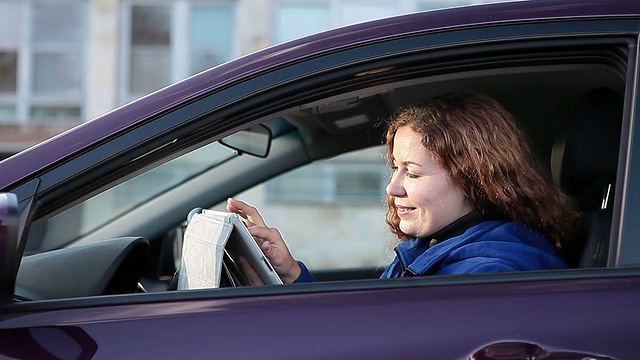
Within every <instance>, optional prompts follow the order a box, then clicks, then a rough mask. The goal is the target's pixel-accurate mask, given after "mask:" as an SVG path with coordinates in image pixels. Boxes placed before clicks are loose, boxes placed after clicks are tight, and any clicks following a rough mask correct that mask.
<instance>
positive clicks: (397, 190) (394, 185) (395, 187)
mask: <svg viewBox="0 0 640 360" xmlns="http://www.w3.org/2000/svg"><path fill="white" fill-rule="evenodd" d="M386 190H387V195H390V196H396V197H401V196H404V195H405V191H404V187H402V183H401V181H400V180H399V179H398V176H397V173H395V174H393V175H392V176H391V180H390V181H389V184H388V185H387V188H386Z"/></svg>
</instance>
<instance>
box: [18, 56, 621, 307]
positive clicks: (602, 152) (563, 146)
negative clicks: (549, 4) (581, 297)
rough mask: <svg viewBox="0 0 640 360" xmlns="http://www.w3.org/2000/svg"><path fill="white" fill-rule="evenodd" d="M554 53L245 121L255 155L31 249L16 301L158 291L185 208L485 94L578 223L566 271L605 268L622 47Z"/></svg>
mask: <svg viewBox="0 0 640 360" xmlns="http://www.w3.org/2000/svg"><path fill="white" fill-rule="evenodd" d="M561 45H563V44H558V46H554V47H542V48H541V49H540V50H536V51H533V52H531V51H517V50H512V51H511V52H504V51H496V52H494V53H486V54H483V56H482V57H481V58H480V57H479V58H477V59H463V58H462V57H458V58H455V57H454V58H443V59H440V61H439V62H428V61H426V60H422V59H411V60H405V61H404V62H402V63H399V65H394V66H382V65H383V64H374V65H376V66H373V65H368V66H370V71H371V73H372V74H375V76H371V77H368V78H367V80H366V81H365V80H364V79H363V80H361V81H360V80H358V76H353V77H349V78H347V77H345V80H344V81H343V82H342V83H339V84H334V86H332V87H326V88H321V89H316V91H315V95H313V96H309V97H307V98H306V99H305V101H303V102H294V103H291V104H289V105H290V106H288V108H287V109H286V110H284V111H283V110H278V111H277V112H275V113H270V114H262V115H261V116H259V117H256V118H251V119H249V121H247V123H248V124H258V123H262V124H264V125H265V126H267V127H268V128H269V129H270V132H271V133H272V135H273V138H272V139H271V141H270V143H269V146H270V149H269V154H268V155H267V156H266V158H261V157H258V156H253V155H250V154H249V153H243V154H241V155H240V156H238V157H236V158H234V160H233V161H229V162H226V163H222V164H220V165H219V166H216V167H215V168H212V169H211V170H210V171H207V172H204V173H202V174H200V175H198V176H196V177H194V178H192V179H190V181H189V182H187V183H185V184H181V185H179V186H176V187H175V188H173V189H170V190H168V191H166V192H164V193H163V194H161V195H160V196H158V197H157V198H156V199H153V200H152V201H149V202H148V203H145V204H142V205H141V206H139V207H137V208H135V209H133V210H131V211H129V212H128V213H127V214H126V216H122V217H120V218H118V219H116V220H115V221H113V222H112V223H108V224H105V225H104V226H101V227H100V228H98V229H97V230H96V231H94V232H92V233H90V234H86V235H83V236H82V238H79V239H76V240H74V246H70V247H67V246H65V247H63V248H60V249H55V250H53V249H50V250H52V251H46V252H39V253H38V251H34V254H33V255H29V256H27V257H25V258H24V259H23V261H22V266H21V267H20V273H19V276H18V280H17V290H16V298H17V299H18V300H21V301H26V300H37V299H53V298H66V297H79V296H95V295H107V294H118V293H133V292H143V291H165V290H167V289H169V288H170V282H171V280H172V278H173V275H174V274H175V272H176V270H178V269H177V268H176V263H177V261H176V259H179V257H180V253H179V248H180V247H179V244H180V242H181V237H182V234H183V229H184V220H185V219H186V216H187V214H188V212H189V210H190V209H192V208H194V207H196V206H203V207H204V206H214V205H216V204H219V203H221V202H223V201H224V200H225V199H226V198H227V197H229V196H232V195H234V194H237V193H239V192H241V191H243V190H245V189H247V188H250V187H251V186H254V185H256V184H258V183H260V182H262V181H265V180H266V179H269V178H271V177H274V176H276V175H278V174H281V173H283V172H286V171H288V170H290V169H294V168H296V167H298V166H301V165H304V164H307V163H310V162H313V161H316V160H321V159H326V158H330V157H333V156H335V155H338V154H341V153H344V152H348V151H352V150H356V149H360V148H366V147H370V146H376V145H380V144H382V134H383V132H384V119H385V118H386V117H387V116H388V115H389V114H391V113H393V112H394V111H396V110H397V109H399V108H401V107H402V106H405V105H408V104H412V103H416V102H419V101H421V100H425V99H428V98H430V97H433V96H435V95H438V94H442V93H446V92H451V91H480V92H484V93H487V94H489V95H491V96H493V97H495V98H496V99H498V100H499V101H500V102H501V103H502V104H503V105H504V106H505V107H506V108H507V109H508V110H509V111H511V113H512V114H513V115H514V117H515V118H516V119H517V121H518V122H519V125H520V126H521V127H522V128H523V129H524V130H525V132H526V133H527V134H528V135H529V138H530V141H531V144H532V146H533V148H534V149H535V151H536V154H537V155H538V157H539V160H540V161H541V162H542V163H543V164H544V165H545V167H546V169H548V171H549V176H551V177H552V178H553V179H554V181H556V183H557V184H558V185H559V186H561V188H562V189H563V190H564V192H565V193H566V194H567V195H568V196H569V200H570V201H572V202H573V203H574V204H575V206H577V207H578V209H579V210H580V212H581V213H582V215H583V220H584V223H585V229H586V232H585V234H586V235H585V239H584V243H583V244H582V247H583V248H582V249H580V253H579V254H576V257H577V258H578V259H579V260H576V261H577V264H576V267H578V268H594V267H606V266H607V264H608V261H609V254H610V251H611V250H610V246H614V244H610V243H609V239H610V238H611V236H612V228H615V226H613V227H612V224H615V221H616V219H615V217H614V215H613V214H614V210H613V209H614V207H615V198H616V196H615V194H616V193H615V185H616V177H617V173H618V171H619V166H618V163H619V157H620V154H619V149H620V147H621V133H622V129H623V116H622V114H623V99H624V96H625V83H626V76H627V75H626V69H627V64H626V62H627V55H626V49H625V48H623V47H622V46H617V45H615V46H614V45H611V46H602V47H597V46H591V45H589V46H576V47H566V46H561ZM559 49H562V50H559ZM211 179H215V181H212V180H211ZM194 183H197V184H198V185H197V186H193V184H194ZM189 185H191V186H189ZM204 194H206V195H204ZM167 204H171V205H170V206H167ZM43 231H46V222H45V221H40V222H38V223H35V224H34V226H33V227H32V229H31V235H30V237H31V238H30V241H33V242H34V243H37V238H38V237H39V236H42V233H41V232H43ZM109 239H111V240H109ZM104 240H108V241H104ZM107 249H108V250H107ZM32 250H33V248H32ZM143 263H144V266H142V265H141V264H143ZM379 273H380V269H344V270H341V271H331V272H318V273H316V274H315V275H316V276H317V278H318V279H319V280H321V281H336V280H358V279H374V278H375V277H376V276H377V275H379ZM70 278H73V279H76V280H74V281H69V279H70ZM223 283H226V284H229V283H231V282H230V281H226V282H223ZM145 289H146V290H145Z"/></svg>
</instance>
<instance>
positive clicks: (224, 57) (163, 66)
mask: <svg viewBox="0 0 640 360" xmlns="http://www.w3.org/2000/svg"><path fill="white" fill-rule="evenodd" d="M235 13H236V3H235V2H231V1H209V2H206V1H195V0H194V1H180V2H175V1H154V2H152V3H150V2H143V1H140V2H139V1H126V2H125V3H124V5H123V24H124V31H123V40H122V44H123V49H122V56H123V59H122V64H123V65H124V66H123V67H122V73H121V77H120V78H121V88H120V102H121V103H125V102H128V101H131V100H134V99H136V98H138V97H140V96H143V95H146V94H148V93H150V92H153V91H155V90H158V89H160V88H162V87H164V86H166V85H169V84H171V83H173V82H176V81H178V80H181V79H184V78H186V77H188V76H190V75H193V74H195V73H197V72H200V71H202V70H205V69H207V68H210V67H212V66H215V65H218V64H221V63H223V62H225V61H228V60H230V59H232V58H233V57H234V56H235V55H236V54H235V50H234V44H235V33H236V31H235V24H236V21H235Z"/></svg>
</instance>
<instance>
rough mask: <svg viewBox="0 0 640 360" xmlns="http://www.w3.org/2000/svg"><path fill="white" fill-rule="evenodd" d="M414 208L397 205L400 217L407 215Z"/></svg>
mask: <svg viewBox="0 0 640 360" xmlns="http://www.w3.org/2000/svg"><path fill="white" fill-rule="evenodd" d="M413 209H414V208H412V207H406V206H398V205H396V213H397V214H398V216H399V217H403V216H406V215H409V214H410V213H411V212H412V211H413Z"/></svg>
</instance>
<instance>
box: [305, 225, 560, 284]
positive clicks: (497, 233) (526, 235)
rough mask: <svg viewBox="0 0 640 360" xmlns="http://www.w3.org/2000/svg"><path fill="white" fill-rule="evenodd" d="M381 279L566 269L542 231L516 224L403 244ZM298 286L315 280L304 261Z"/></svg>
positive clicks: (409, 241) (472, 227) (398, 248)
mask: <svg viewBox="0 0 640 360" xmlns="http://www.w3.org/2000/svg"><path fill="white" fill-rule="evenodd" d="M395 252H396V257H395V259H394V260H393V262H392V263H391V264H390V265H389V266H388V267H387V269H386V270H385V271H384V273H383V274H382V276H381V278H397V277H409V276H420V275H445V274H475V273H492V272H509V271H525V270H550V269H566V268H568V266H567V264H566V263H565V262H564V261H563V260H562V258H560V257H559V256H558V254H557V253H556V249H555V246H554V245H553V244H552V243H551V241H549V240H548V239H547V238H546V237H544V236H543V235H542V234H540V233H539V232H537V231H535V230H532V229H530V228H527V227H525V226H524V225H522V224H520V223H517V222H508V221H504V220H499V221H483V222H480V223H478V224H476V225H474V226H471V227H470V228H468V229H466V231H464V232H463V233H461V234H459V235H456V236H453V237H451V238H445V239H444V240H443V239H435V238H431V237H429V238H425V239H419V238H414V239H410V240H406V241H403V242H401V243H400V244H399V245H398V246H397V247H396V249H395ZM300 265H301V266H302V274H301V275H300V277H299V278H298V280H296V281H295V282H296V283H299V282H310V281H315V278H314V277H313V275H311V272H309V270H308V269H307V267H306V266H304V264H303V263H301V262H300Z"/></svg>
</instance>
